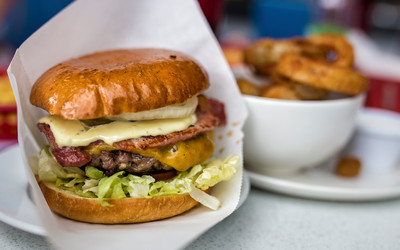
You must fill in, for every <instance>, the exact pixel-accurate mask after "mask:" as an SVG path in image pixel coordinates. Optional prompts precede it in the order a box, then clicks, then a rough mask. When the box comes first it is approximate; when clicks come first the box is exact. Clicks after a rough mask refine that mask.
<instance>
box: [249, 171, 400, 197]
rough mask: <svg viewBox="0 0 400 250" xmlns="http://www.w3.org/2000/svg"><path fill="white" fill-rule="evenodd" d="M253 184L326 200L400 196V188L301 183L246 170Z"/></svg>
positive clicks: (278, 191) (281, 191)
mask: <svg viewBox="0 0 400 250" xmlns="http://www.w3.org/2000/svg"><path fill="white" fill-rule="evenodd" d="M246 171H247V174H248V176H249V178H250V181H251V184H252V185H254V186H256V187H258V188H262V189H265V190H268V191H275V192H277V193H281V194H286V195H291V196H297V197H302V198H311V199H318V200H326V201H359V202H362V201H377V200H384V199H390V198H396V197H400V186H399V187H398V188H387V187H383V188H382V187H378V188H347V187H332V186H323V185H317V184H307V183H300V182H296V181H292V180H285V179H281V178H279V177H274V176H268V175H263V174H259V173H256V172H254V171H251V170H248V169H247V170H246Z"/></svg>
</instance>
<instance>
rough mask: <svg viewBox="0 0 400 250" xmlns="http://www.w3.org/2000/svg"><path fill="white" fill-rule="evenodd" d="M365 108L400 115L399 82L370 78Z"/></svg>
mask: <svg viewBox="0 0 400 250" xmlns="http://www.w3.org/2000/svg"><path fill="white" fill-rule="evenodd" d="M369 80H370V87H369V91H368V93H367V99H366V106H368V107H374V108H382V109H387V110H392V111H395V112H399V113H400V80H398V79H397V80H396V79H389V78H380V77H374V76H370V77H369Z"/></svg>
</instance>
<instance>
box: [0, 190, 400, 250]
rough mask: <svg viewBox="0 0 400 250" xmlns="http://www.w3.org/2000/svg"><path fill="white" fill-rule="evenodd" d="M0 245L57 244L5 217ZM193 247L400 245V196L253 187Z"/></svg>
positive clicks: (38, 246)
mask: <svg viewBox="0 0 400 250" xmlns="http://www.w3.org/2000/svg"><path fill="white" fill-rule="evenodd" d="M0 249H52V248H51V247H50V246H49V244H48V243H47V242H46V240H45V238H44V237H41V236H37V235H33V234H30V233H26V232H23V231H21V230H18V229H15V228H13V227H11V226H9V225H7V224H4V223H2V222H0ZM187 249H343V250H345V249H400V199H394V200H387V201H379V202H362V203H348V202H346V203H343V202H327V201H317V200H308V199H300V198H295V197H289V196H283V195H279V194H274V193H270V192H266V191H263V190H260V189H256V188H252V189H251V191H250V194H249V196H248V198H247V200H246V201H245V203H244V204H243V205H242V206H241V207H240V208H239V209H238V210H236V211H235V212H234V213H233V214H232V215H231V216H229V217H228V218H226V219H225V220H224V221H222V222H221V223H219V224H217V225H216V226H215V227H213V228H212V229H210V230H209V231H207V232H206V233H205V234H203V235H202V236H201V237H200V238H198V239H197V240H195V241H194V242H193V243H192V244H190V245H189V246H188V247H187Z"/></svg>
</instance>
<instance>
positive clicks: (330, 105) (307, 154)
mask: <svg viewBox="0 0 400 250" xmlns="http://www.w3.org/2000/svg"><path fill="white" fill-rule="evenodd" d="M244 100H245V102H246V104H247V107H248V110H249V117H248V120H247V122H246V124H245V126H244V133H245V138H244V161H245V167H246V168H248V169H250V170H252V171H255V172H258V173H261V174H268V175H288V174H293V173H296V172H297V171H298V170H300V169H303V168H307V167H313V166H316V165H318V164H320V163H322V162H324V161H326V160H328V159H329V158H330V157H332V156H333V155H335V154H336V153H338V152H339V151H340V150H341V149H343V147H344V146H345V145H346V143H347V142H348V141H349V139H350V137H351V135H352V132H353V130H354V128H355V122H356V118H357V114H358V112H359V110H360V108H361V106H362V103H363V100H364V95H358V96H355V97H351V98H342V99H334V100H324V101H285V100H275V99H267V98H262V97H254V96H244Z"/></svg>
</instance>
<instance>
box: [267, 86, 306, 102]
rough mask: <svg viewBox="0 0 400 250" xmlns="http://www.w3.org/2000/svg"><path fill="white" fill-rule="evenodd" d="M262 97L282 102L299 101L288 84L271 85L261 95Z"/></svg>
mask: <svg viewBox="0 0 400 250" xmlns="http://www.w3.org/2000/svg"><path fill="white" fill-rule="evenodd" d="M261 96H262V97H267V98H273V99H284V100H294V101H297V100H300V99H299V97H298V96H297V95H296V92H295V91H294V90H293V89H292V88H291V87H290V85H288V84H275V85H272V86H270V87H268V88H266V90H265V91H264V92H263V93H262V94H261Z"/></svg>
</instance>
